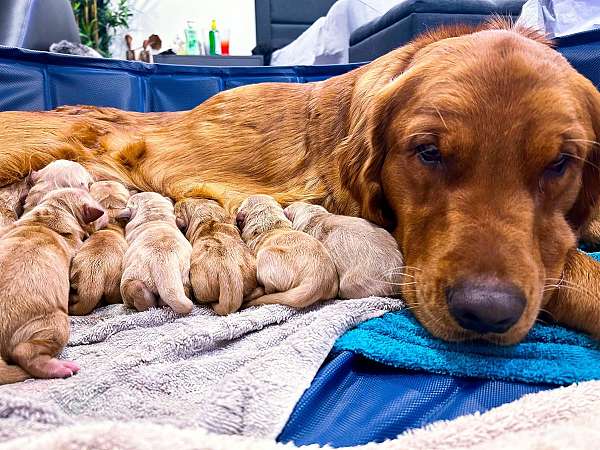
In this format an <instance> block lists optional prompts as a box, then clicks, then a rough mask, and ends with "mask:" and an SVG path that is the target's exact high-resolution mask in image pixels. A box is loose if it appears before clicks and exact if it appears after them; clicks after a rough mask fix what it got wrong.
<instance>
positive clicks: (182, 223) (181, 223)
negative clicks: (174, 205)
mask: <svg viewBox="0 0 600 450" xmlns="http://www.w3.org/2000/svg"><path fill="white" fill-rule="evenodd" d="M175 223H176V224H177V228H179V229H180V230H181V231H182V232H183V233H185V232H186V230H187V227H188V224H187V221H185V220H184V219H182V218H181V217H175Z"/></svg>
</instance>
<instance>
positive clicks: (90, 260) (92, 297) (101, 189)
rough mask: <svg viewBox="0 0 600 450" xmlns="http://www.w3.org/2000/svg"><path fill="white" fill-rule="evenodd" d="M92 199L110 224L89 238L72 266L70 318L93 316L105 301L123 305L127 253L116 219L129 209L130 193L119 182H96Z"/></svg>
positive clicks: (121, 229) (123, 233)
mask: <svg viewBox="0 0 600 450" xmlns="http://www.w3.org/2000/svg"><path fill="white" fill-rule="evenodd" d="M90 195H91V196H92V197H93V198H94V199H95V200H96V201H98V203H100V205H101V206H102V207H103V208H104V209H106V211H107V213H108V219H109V224H108V226H107V227H106V229H104V230H100V231H98V232H96V233H94V234H92V235H91V236H90V238H89V239H88V240H87V241H85V242H84V243H83V245H82V247H81V248H80V249H79V251H78V252H77V254H76V255H75V257H74V258H73V263H72V264H71V298H70V300H69V314H72V315H78V316H79V315H84V314H88V313H90V312H91V311H92V310H93V309H94V308H95V307H96V306H97V305H98V304H99V303H100V302H101V301H102V300H104V301H105V302H106V303H109V304H112V303H121V290H120V285H121V275H122V274H123V258H124V257H125V252H126V251H127V241H126V240H125V231H124V230H123V227H122V226H121V225H120V224H119V223H118V222H117V218H116V216H117V215H118V214H120V213H121V212H122V211H123V210H124V209H125V207H126V206H127V201H128V200H129V191H128V190H127V188H126V187H125V186H123V185H122V184H121V183H118V182H116V181H97V182H96V183H94V184H92V186H91V187H90Z"/></svg>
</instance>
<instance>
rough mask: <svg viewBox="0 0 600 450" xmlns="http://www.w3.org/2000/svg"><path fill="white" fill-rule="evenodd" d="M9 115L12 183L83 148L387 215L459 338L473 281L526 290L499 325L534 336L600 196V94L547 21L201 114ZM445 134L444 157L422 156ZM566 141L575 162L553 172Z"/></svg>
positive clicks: (198, 191) (424, 315) (152, 185)
mask: <svg viewBox="0 0 600 450" xmlns="http://www.w3.org/2000/svg"><path fill="white" fill-rule="evenodd" d="M0 114H1V117H2V124H3V127H4V130H7V131H6V132H4V133H2V134H1V135H0V147H1V148H2V149H3V150H2V153H1V154H0V183H4V184H8V183H10V182H13V181H15V180H18V179H20V178H22V177H24V176H25V175H27V173H29V171H30V170H31V169H36V170H37V169H39V168H41V167H43V166H44V165H46V164H48V163H49V162H50V161H52V160H55V159H59V158H64V159H73V160H77V161H79V162H81V163H82V164H84V165H85V166H86V167H87V168H89V169H90V170H91V171H92V173H93V174H94V175H96V176H98V177H101V178H116V179H119V180H121V181H123V182H125V183H127V184H128V185H130V186H135V187H137V188H138V189H140V190H153V191H157V192H160V193H162V194H163V195H168V196H171V197H173V198H175V199H181V198H184V197H205V198H211V199H215V200H217V201H219V202H220V203H221V204H222V205H223V206H225V207H226V209H228V210H229V211H234V210H235V208H236V207H237V206H238V205H239V203H240V202H241V200H243V199H244V198H245V197H247V196H248V195H252V194H255V193H264V194H269V195H272V196H274V197H275V198H276V199H277V200H278V201H279V202H280V203H283V204H288V203H289V202H292V201H297V200H309V201H311V202H313V203H320V204H322V205H323V206H325V207H326V208H327V209H328V210H329V211H331V212H333V213H336V214H346V215H356V216H361V217H363V218H365V219H367V220H369V221H372V222H374V223H376V224H378V225H383V226H385V227H387V228H388V229H389V230H391V231H392V234H393V235H394V237H395V238H396V240H397V242H398V243H399V247H400V250H401V251H402V253H403V255H404V257H405V260H406V264H407V265H408V266H413V267H412V268H411V270H413V271H414V272H415V273H414V274H413V273H411V276H414V278H411V279H410V281H415V282H416V284H415V285H414V286H412V287H411V289H405V292H404V294H405V297H406V300H407V302H408V304H409V305H410V306H411V307H412V308H413V311H414V312H415V314H416V316H417V317H418V318H419V320H420V321H421V322H422V323H423V324H424V325H425V326H426V327H427V328H428V329H429V330H430V331H431V332H432V333H434V334H435V335H437V336H439V337H441V338H443V339H448V340H460V339H471V338H474V337H481V336H478V335H475V334H473V333H471V332H466V331H465V330H464V329H462V328H461V327H460V326H459V325H458V324H457V323H456V322H455V321H454V320H453V319H452V317H450V315H449V313H448V308H447V305H446V300H445V296H444V292H445V288H446V287H447V286H448V285H450V284H452V283H454V282H456V281H457V280H458V279H460V278H464V277H495V278H497V279H502V280H504V281H506V282H510V283H511V284H512V285H515V286H518V288H519V289H520V290H522V291H523V292H524V295H525V297H526V308H525V312H524V314H523V315H522V317H521V320H520V321H519V322H518V323H517V324H516V325H515V326H513V327H512V328H511V329H510V330H508V331H507V332H506V333H504V334H501V335H500V334H490V335H484V336H482V337H483V338H484V339H489V340H491V341H495V342H499V343H512V342H516V341H518V340H519V339H521V338H522V337H523V336H524V335H525V333H526V332H527V330H528V329H529V328H530V327H531V325H532V324H533V323H534V321H535V319H536V317H537V314H538V312H539V311H540V309H541V308H543V307H544V305H546V304H547V303H548V301H549V300H550V299H551V297H552V296H553V295H556V289H544V286H546V285H547V284H548V283H549V281H548V280H549V279H552V278H558V277H560V275H561V272H562V271H563V267H564V265H565V263H567V262H569V258H570V256H569V255H570V253H569V251H570V249H572V248H573V247H574V246H575V243H576V238H577V236H578V235H580V234H581V232H582V227H583V226H584V224H586V223H588V222H589V219H590V215H591V214H592V212H593V210H594V209H595V208H596V205H597V203H598V198H599V197H600V183H599V182H598V180H599V178H600V174H599V170H598V167H599V166H600V147H599V146H598V145H597V142H598V141H600V94H599V93H598V91H597V90H596V88H595V87H594V86H593V84H592V83H591V82H590V81H589V80H587V79H585V78H584V77H583V76H582V75H580V74H578V73H577V72H576V71H575V70H574V69H573V68H572V67H571V66H570V65H569V64H568V62H567V61H566V60H565V59H564V58H563V57H562V56H561V55H560V54H559V53H558V52H556V51H554V50H553V49H552V48H551V47H550V46H549V45H548V42H546V41H545V40H544V39H543V38H542V37H540V36H539V35H538V34H537V33H535V32H532V31H527V30H522V29H515V28H511V26H510V25H507V24H506V23H501V22H498V21H496V22H494V23H491V24H486V25H483V26H482V27H480V28H477V29H473V28H465V27H462V28H461V27H455V28H447V29H441V30H437V31H434V32H432V33H429V34H426V35H424V36H422V37H420V38H417V39H416V40H414V41H413V42H411V43H409V44H407V45H405V46H404V47H401V48H399V49H397V50H395V51H392V52H390V53H388V54H387V55H384V56H382V57H381V58H379V59H377V60H375V61H373V62H372V63H370V64H367V65H365V66H363V67H360V68H358V69H356V70H353V71H351V72H349V73H347V74H344V75H341V76H337V77H333V78H331V79H328V80H325V81H322V82H316V83H306V84H279V83H264V84H257V85H251V86H244V87H240V88H237V89H232V90H228V91H224V92H221V93H219V94H217V95H215V96H214V97H213V98H211V99H209V100H208V101H206V102H204V103H203V104H201V105H200V106H198V107H197V108H195V109H194V110H192V111H185V112H176V113H151V114H142V113H133V112H124V111H118V110H115V109H110V108H94V107H63V108H59V109H58V110H56V111H52V112H37V113H29V112H4V113H0ZM433 141H435V144H436V145H438V146H439V147H440V151H441V152H442V156H443V157H444V160H445V162H446V164H445V165H443V166H441V167H440V170H435V169H434V170H431V167H426V166H425V165H424V164H422V163H421V162H420V161H419V158H418V156H417V155H416V153H417V152H416V150H415V149H416V148H418V147H419V146H420V145H429V144H432V143H433ZM561 152H564V153H567V154H569V164H568V168H567V170H566V172H565V175H564V176H559V177H555V178H552V177H546V176H544V173H545V170H546V168H547V167H549V166H550V165H551V164H552V163H553V161H555V160H556V159H557V157H558V155H559V154H560V153H561ZM420 269H423V270H420ZM424 269H427V270H424Z"/></svg>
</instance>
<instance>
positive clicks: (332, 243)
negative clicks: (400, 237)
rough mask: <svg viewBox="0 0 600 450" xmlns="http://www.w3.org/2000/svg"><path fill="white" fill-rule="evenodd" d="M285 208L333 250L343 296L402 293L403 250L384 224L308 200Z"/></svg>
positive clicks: (295, 223)
mask: <svg viewBox="0 0 600 450" xmlns="http://www.w3.org/2000/svg"><path fill="white" fill-rule="evenodd" d="M284 212H285V215H286V216H287V218H288V219H290V220H291V221H292V222H293V225H292V226H293V228H294V230H298V231H303V232H305V233H307V234H309V235H311V236H312V237H314V238H316V239H318V240H319V241H320V242H322V243H323V245H324V246H325V248H326V249H327V250H328V251H329V254H330V255H331V258H332V260H333V262H334V264H335V267H336V269H337V273H338V276H339V283H340V290H339V296H340V297H342V298H363V297H368V296H370V295H383V296H386V295H397V294H399V293H400V287H399V286H400V283H401V282H402V278H403V276H404V275H403V274H402V273H401V272H402V265H403V261H402V254H401V253H400V250H398V244H397V243H396V240H395V239H394V238H393V237H392V235H391V234H390V233H388V232H387V231H385V230H384V229H383V228H380V227H377V226H375V225H373V224H372V223H371V222H368V221H366V220H364V219H360V218H358V217H349V216H339V215H335V214H331V213H329V212H328V211H327V210H326V209H325V208H323V207H322V206H318V205H311V204H309V203H304V202H294V203H292V204H291V205H290V206H288V207H287V208H286V209H285V211H284Z"/></svg>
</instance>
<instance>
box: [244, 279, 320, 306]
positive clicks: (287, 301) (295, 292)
mask: <svg viewBox="0 0 600 450" xmlns="http://www.w3.org/2000/svg"><path fill="white" fill-rule="evenodd" d="M319 300H324V298H323V290H322V288H321V286H319V285H318V284H317V283H314V282H313V283H311V282H305V283H302V284H300V285H299V286H296V287H295V288H292V289H290V290H287V291H285V292H276V293H274V294H267V295H263V296H262V297H258V298H256V299H254V300H251V301H249V302H248V303H247V305H248V306H254V305H273V304H280V305H287V306H293V307H294V308H305V307H307V306H310V305H312V304H313V303H315V302H317V301H319Z"/></svg>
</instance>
